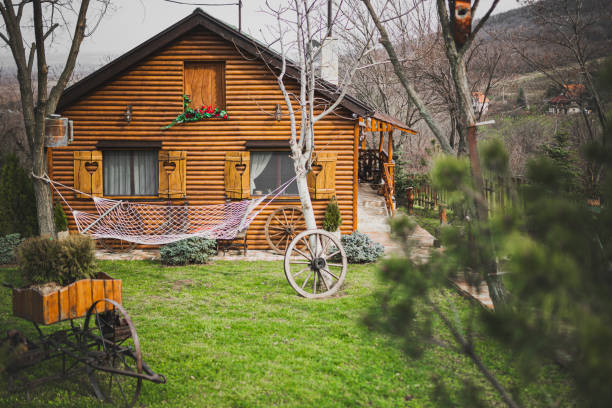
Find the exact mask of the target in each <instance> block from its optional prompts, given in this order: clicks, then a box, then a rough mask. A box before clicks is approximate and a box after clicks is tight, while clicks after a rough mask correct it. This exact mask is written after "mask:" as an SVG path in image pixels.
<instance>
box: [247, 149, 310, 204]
mask: <svg viewBox="0 0 612 408" xmlns="http://www.w3.org/2000/svg"><path fill="white" fill-rule="evenodd" d="M261 142H262V146H259V145H257V144H255V143H253V144H252V145H254V146H253V147H250V148H249V149H248V151H249V153H250V155H251V160H250V165H252V163H253V153H281V152H287V154H288V155H289V154H290V153H291V150H290V149H289V147H285V144H284V143H277V142H269V141H261ZM247 146H249V144H247ZM255 146H257V147H255ZM268 146H269V147H268ZM250 181H251V171H250V169H249V182H250ZM295 182H296V181H295V180H294V183H295ZM278 187H279V186H276V187H275V188H278ZM296 189H297V187H296ZM249 192H250V187H249ZM266 194H268V193H262V194H255V191H253V192H250V195H251V197H263V196H265V195H266ZM299 199H300V196H299V192H298V194H287V195H283V194H279V195H278V197H277V199H276V201H279V202H282V201H296V200H299Z"/></svg>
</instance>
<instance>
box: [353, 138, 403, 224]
mask: <svg viewBox="0 0 612 408" xmlns="http://www.w3.org/2000/svg"><path fill="white" fill-rule="evenodd" d="M394 169H395V163H393V162H390V161H389V156H388V155H387V152H385V151H384V150H378V149H367V150H366V149H362V150H360V151H359V179H360V180H361V181H365V182H368V183H375V184H380V183H381V182H382V185H381V188H380V189H379V194H381V195H383V196H384V197H385V203H386V206H387V210H388V211H389V213H390V214H394V213H395V198H394V195H395V178H394Z"/></svg>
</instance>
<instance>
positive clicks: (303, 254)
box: [293, 247, 312, 260]
mask: <svg viewBox="0 0 612 408" xmlns="http://www.w3.org/2000/svg"><path fill="white" fill-rule="evenodd" d="M293 250H294V251H295V252H297V253H298V254H300V255H302V256H303V257H304V258H306V259H308V260H311V259H312V258H309V257H308V255H306V254H305V253H303V252H302V251H300V250H299V249H297V248H296V247H293Z"/></svg>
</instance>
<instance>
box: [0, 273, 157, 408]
mask: <svg viewBox="0 0 612 408" xmlns="http://www.w3.org/2000/svg"><path fill="white" fill-rule="evenodd" d="M4 286H7V287H10V288H11V289H12V291H13V314H14V315H15V316H18V317H21V318H24V319H26V320H29V321H31V322H32V323H33V324H34V327H35V328H36V331H37V332H38V338H37V339H35V340H29V339H26V338H25V337H23V336H22V335H21V334H20V333H19V332H17V331H14V330H12V331H9V338H8V339H7V340H6V341H12V342H15V343H20V344H18V346H20V347H19V352H18V353H15V354H14V355H12V356H11V357H10V359H9V361H8V365H7V367H6V369H7V371H8V373H9V379H10V381H11V384H10V385H11V387H12V389H13V390H18V389H20V388H32V387H33V386H36V385H40V384H42V383H45V382H48V381H51V380H56V379H62V378H68V377H71V376H74V375H78V374H79V373H82V374H86V375H87V378H88V379H89V382H90V384H91V386H92V388H93V391H94V393H95V395H96V397H97V398H98V399H100V400H101V401H103V402H106V403H109V404H111V406H114V407H131V406H133V405H134V404H135V403H136V401H137V400H138V397H139V395H140V390H141V386H142V380H148V381H152V382H154V383H158V384H160V383H162V384H163V383H165V382H166V378H165V377H164V376H163V375H161V374H156V373H155V372H153V370H151V368H149V366H148V365H147V364H146V363H145V362H144V361H142V354H141V352H140V342H139V340H138V335H137V333H136V329H135V328H134V325H133V323H132V321H131V319H130V317H129V316H128V314H127V312H126V311H125V309H124V308H123V306H122V305H121V300H122V294H121V280H119V279H113V278H111V277H110V276H108V275H106V274H103V273H100V274H98V275H97V276H96V278H94V279H82V280H79V281H77V282H74V283H72V284H71V285H69V286H66V287H63V288H61V289H59V290H57V291H54V292H53V293H49V294H46V295H42V294H40V293H39V292H38V291H36V290H34V289H18V288H13V287H12V286H10V285H7V284H4ZM82 317H85V320H84V322H83V325H82V326H81V325H78V324H76V323H75V320H76V319H80V318H82ZM66 320H67V321H69V322H70V328H69V329H65V330H58V331H55V332H53V333H51V334H44V333H43V332H42V330H41V329H40V326H39V325H50V324H54V323H57V322H61V321H66ZM51 359H60V360H61V363H62V364H61V370H60V372H59V373H56V374H55V375H51V376H48V377H45V378H39V379H37V380H34V381H31V380H27V379H26V376H25V375H22V374H23V371H24V370H25V369H27V368H28V367H32V366H35V365H37V364H39V363H42V362H43V361H47V360H51Z"/></svg>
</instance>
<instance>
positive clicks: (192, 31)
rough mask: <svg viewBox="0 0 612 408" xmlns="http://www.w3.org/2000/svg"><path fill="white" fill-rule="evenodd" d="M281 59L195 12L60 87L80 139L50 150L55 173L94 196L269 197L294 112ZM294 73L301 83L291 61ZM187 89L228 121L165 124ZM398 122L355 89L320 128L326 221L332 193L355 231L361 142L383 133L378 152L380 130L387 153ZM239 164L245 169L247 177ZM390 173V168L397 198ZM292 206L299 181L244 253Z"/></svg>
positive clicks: (261, 221) (251, 234)
mask: <svg viewBox="0 0 612 408" xmlns="http://www.w3.org/2000/svg"><path fill="white" fill-rule="evenodd" d="M280 62H281V60H280V56H279V55H278V54H276V53H275V52H274V51H272V50H270V49H268V48H265V47H263V46H262V45H261V44H258V43H256V42H255V41H254V40H253V39H252V38H250V37H248V36H246V35H244V34H242V33H240V32H238V31H237V30H235V29H234V28H233V27H231V26H229V25H226V24H225V23H223V22H221V21H219V20H217V19H215V18H213V17H211V16H210V15H208V14H207V13H205V12H203V11H202V10H200V9H196V10H195V11H194V12H193V13H192V14H191V15H189V16H187V17H186V18H184V19H183V20H181V21H179V22H178V23H176V24H174V25H173V26H171V27H169V28H168V29H166V30H164V31H163V32H161V33H159V34H158V35H156V36H155V37H153V38H151V39H149V40H148V41H146V42H144V43H143V44H141V45H139V46H137V47H136V48H134V49H132V50H131V51H129V52H127V53H126V54H124V55H123V56H121V57H119V58H117V59H116V60H114V61H112V62H110V63H109V64H107V65H106V66H104V67H102V68H100V69H99V70H97V71H95V72H94V73H92V74H91V75H89V76H87V77H86V78H84V79H82V80H80V81H79V82H77V83H75V84H74V85H72V86H70V87H69V88H67V89H66V90H65V92H64V93H63V95H62V97H61V99H60V101H59V105H58V109H57V113H58V114H60V115H62V116H63V117H67V118H68V119H70V120H71V121H73V132H74V133H73V137H74V140H73V142H72V143H71V144H70V145H68V146H65V147H55V148H49V149H48V165H49V176H50V177H51V178H52V179H54V180H56V181H58V182H60V183H63V184H66V185H68V186H73V187H74V188H75V189H78V190H81V191H84V192H86V193H88V194H92V195H94V196H101V197H106V198H114V199H116V198H120V199H125V200H134V201H141V202H151V203H159V204H168V203H171V204H176V205H183V204H185V203H188V204H189V205H206V204H218V203H223V202H225V201H226V200H240V199H246V198H249V197H255V196H258V195H262V194H265V193H267V192H269V191H270V190H273V189H274V188H275V187H276V186H277V185H279V183H280V182H282V181H283V180H287V179H289V178H291V177H292V173H293V165H292V163H291V159H290V158H289V156H288V152H289V144H288V140H289V135H290V127H289V118H288V115H287V110H286V107H285V106H284V100H283V97H282V94H281V92H280V90H279V88H278V84H277V82H276V77H275V76H274V75H273V73H272V72H271V70H273V69H276V68H278V67H279V66H280V65H279V64H280ZM288 73H289V74H290V75H291V76H292V77H293V78H299V76H297V69H296V68H295V67H289V71H288ZM286 82H287V86H288V89H289V91H290V92H291V91H293V92H295V93H299V84H298V82H297V80H292V82H291V81H286ZM292 88H293V89H292ZM326 89H327V91H321V94H320V95H319V97H320V98H322V99H323V100H332V99H333V94H334V92H335V89H336V88H335V87H334V86H333V85H331V84H327V86H326ZM183 95H189V96H190V98H191V101H192V102H191V103H192V106H195V107H199V106H201V105H205V106H209V105H210V106H213V107H216V108H219V109H224V110H226V111H227V113H228V117H227V118H226V119H223V118H212V119H208V120H201V121H197V122H191V123H183V124H176V125H174V126H172V127H171V128H169V129H162V127H164V126H165V125H168V124H169V123H171V122H172V121H173V119H175V118H176V117H177V115H178V114H180V113H181V112H183V111H184V105H183ZM394 129H399V130H402V131H410V129H408V128H407V127H406V126H405V125H403V124H401V123H400V122H398V121H396V120H394V119H393V118H389V117H385V116H384V115H379V114H376V113H375V112H374V111H373V110H372V109H371V108H370V107H368V106H367V105H366V104H364V103H362V102H360V101H358V100H356V99H355V98H353V97H350V96H346V97H345V98H344V99H343V101H342V103H341V104H340V106H339V107H338V108H337V109H336V111H335V113H334V114H331V115H328V116H327V117H326V118H325V119H324V120H322V121H320V122H319V123H318V124H317V126H316V129H315V145H316V149H315V150H316V152H317V160H318V162H319V163H320V164H321V165H322V166H323V171H322V172H321V173H322V174H323V177H321V175H318V176H317V177H314V176H313V175H312V174H311V175H309V180H310V187H311V197H312V198H313V205H314V208H315V214H316V217H317V220H318V224H319V225H321V224H320V223H321V220H322V218H323V214H324V211H325V208H326V206H327V203H328V201H329V199H330V198H331V197H336V199H337V201H338V204H339V207H340V211H341V215H342V221H343V222H342V227H341V232H342V233H343V234H348V233H351V232H352V231H354V230H355V229H357V227H358V225H357V192H358V189H357V186H358V181H359V180H358V162H359V160H358V159H359V149H360V147H361V140H363V135H364V132H367V131H379V132H380V133H381V139H380V140H381V144H380V152H381V153H383V146H382V140H383V139H382V135H383V132H386V133H388V135H389V136H390V137H389V138H388V139H389V149H391V147H392V142H391V140H392V137H391V135H392V132H393V130H394ZM410 132H412V131H410ZM388 153H389V154H387V156H386V157H387V159H386V160H387V161H388V163H387V164H389V165H391V166H392V158H391V157H392V154H391V151H388ZM381 157H382V156H381ZM235 162H241V163H243V164H248V166H247V169H246V171H245V172H244V173H243V174H242V175H241V174H239V173H238V172H237V171H236V170H235V168H236V167H235V166H233V165H232V164H235ZM168 170H172V171H168ZM392 175H393V172H392V167H391V172H390V177H391V179H389V180H387V184H389V185H390V187H391V189H390V191H391V195H392V183H393V181H392ZM60 191H61V192H62V195H64V196H65V197H66V198H67V200H68V202H69V204H70V206H71V207H72V208H73V209H75V210H81V211H87V212H92V213H95V208H94V205H93V202H92V200H91V199H90V198H89V197H87V196H79V195H77V194H74V193H73V192H71V191H70V190H67V189H63V190H61V189H60ZM388 202H389V203H390V205H392V200H391V199H389V200H388ZM288 205H296V206H299V205H300V202H299V199H298V197H297V189H296V187H294V186H292V187H290V188H289V189H288V190H287V191H286V192H285V193H284V195H283V196H281V197H279V198H278V199H276V200H275V201H274V202H273V203H272V204H270V205H269V206H268V207H267V208H266V209H265V210H264V211H263V212H262V213H260V214H259V215H258V217H257V218H256V219H255V221H254V222H253V223H252V224H251V226H250V228H249V230H248V234H247V238H248V244H249V248H253V249H267V248H268V243H267V241H266V239H265V235H264V225H265V222H266V219H267V217H268V215H269V214H270V213H271V211H273V210H274V209H276V208H279V207H281V206H288ZM65 210H66V213H67V214H69V224H70V230H71V231H75V230H76V226H75V223H74V219H73V218H72V217H71V215H70V214H71V213H70V211H68V208H66V209H65Z"/></svg>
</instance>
